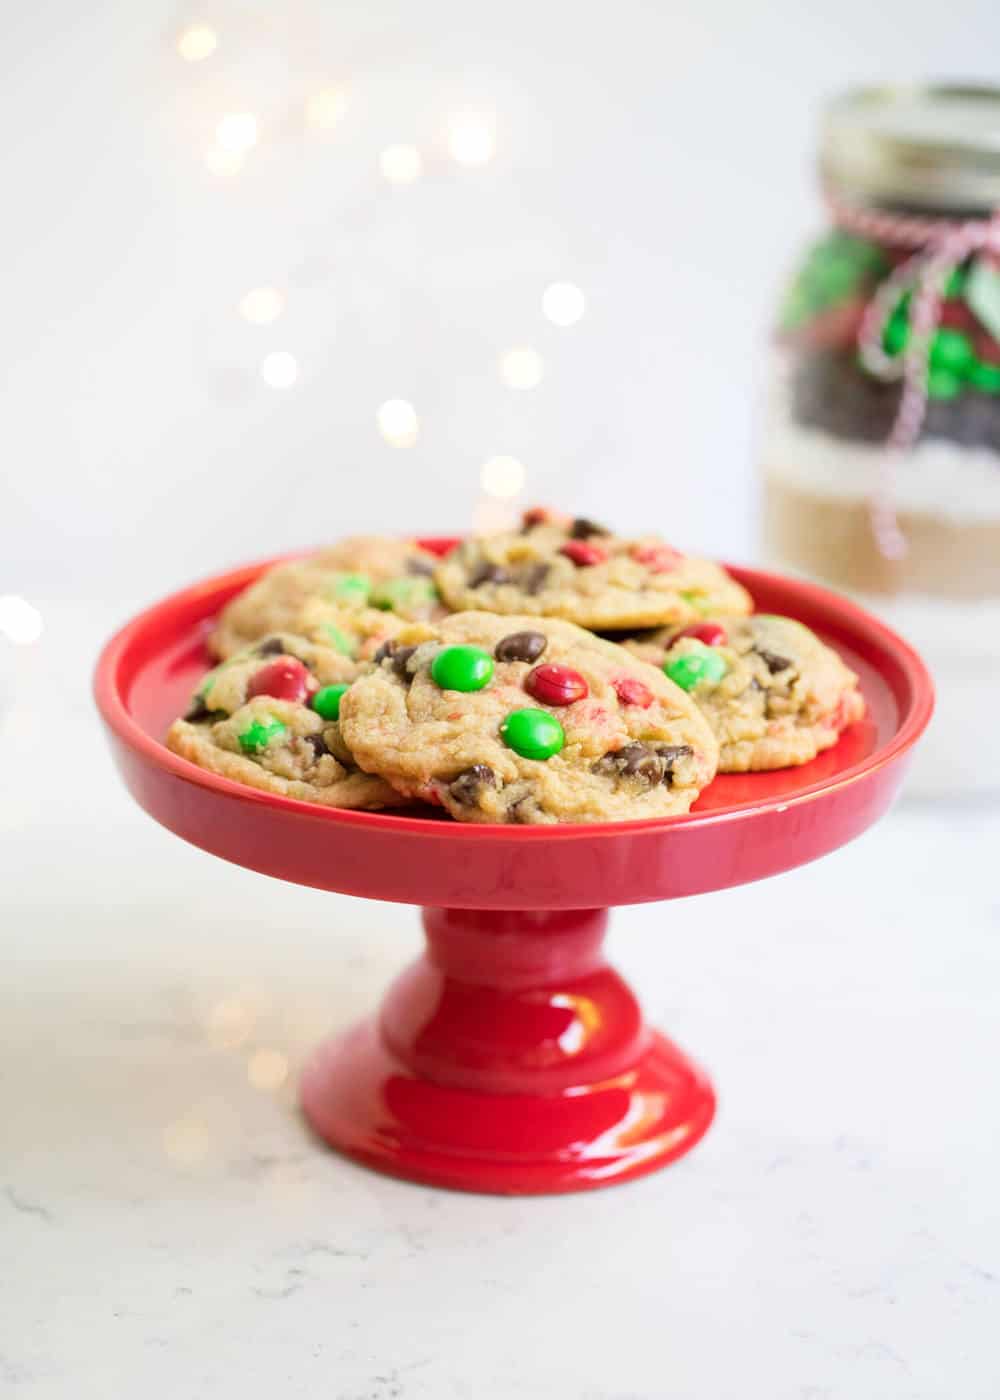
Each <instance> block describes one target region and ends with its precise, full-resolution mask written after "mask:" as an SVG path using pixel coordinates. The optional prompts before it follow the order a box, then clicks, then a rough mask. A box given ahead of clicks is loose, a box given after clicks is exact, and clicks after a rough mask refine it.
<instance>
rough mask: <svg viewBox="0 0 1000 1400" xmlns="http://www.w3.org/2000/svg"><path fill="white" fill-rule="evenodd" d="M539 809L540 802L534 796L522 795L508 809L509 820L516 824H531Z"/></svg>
mask: <svg viewBox="0 0 1000 1400" xmlns="http://www.w3.org/2000/svg"><path fill="white" fill-rule="evenodd" d="M537 811H538V803H537V802H536V801H535V799H534V798H533V797H522V798H521V799H520V801H518V802H515V803H514V805H513V806H512V807H511V808H510V810H509V811H508V813H507V820H508V821H509V822H512V823H513V824H514V825H515V826H530V825H531V824H532V822H533V820H534V814H535V813H536V812H537Z"/></svg>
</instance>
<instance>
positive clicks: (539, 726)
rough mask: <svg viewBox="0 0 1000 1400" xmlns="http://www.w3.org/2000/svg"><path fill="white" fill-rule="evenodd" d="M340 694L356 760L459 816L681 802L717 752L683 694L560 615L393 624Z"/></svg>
mask: <svg viewBox="0 0 1000 1400" xmlns="http://www.w3.org/2000/svg"><path fill="white" fill-rule="evenodd" d="M375 659H376V662H377V664H376V666H375V668H374V669H373V670H372V671H370V672H369V673H367V674H365V675H362V676H359V677H358V679H357V680H355V681H354V682H353V683H352V684H351V685H350V687H349V688H348V689H347V690H346V692H345V693H344V694H343V696H342V697H341V699H340V702H339V723H340V729H341V733H342V735H343V738H344V741H345V743H346V744H347V746H348V747H349V749H350V751H351V753H352V754H353V756H354V759H355V761H356V762H357V764H358V765H359V767H361V768H363V769H365V770H367V771H368V772H370V773H373V774H376V775H377V776H378V777H380V778H384V779H385V780H386V781H387V782H389V783H391V784H392V785H393V787H395V788H397V789H398V790H399V791H400V792H401V793H403V794H404V795H405V796H407V797H409V798H416V799H418V800H422V801H425V802H430V803H433V804H435V805H436V806H440V807H444V808H446V810H447V811H448V812H450V813H451V815H452V816H453V817H455V818H456V819H457V820H458V821H465V822H517V823H523V824H528V825H535V824H552V823H556V822H603V821H608V822H610V821H629V820H642V819H643V818H648V817H661V816H670V815H673V814H674V813H678V812H685V811H687V809H688V808H689V807H690V805H691V803H692V802H693V801H694V800H695V798H696V797H697V796H698V793H699V792H700V791H701V790H702V788H703V787H705V785H706V784H707V783H709V782H710V781H711V779H712V777H713V776H714V774H715V770H716V763H717V757H718V750H717V745H716V742H715V739H714V737H713V735H712V732H711V729H710V728H709V726H708V724H707V722H706V721H705V719H704V718H703V716H702V715H701V713H700V712H699V709H698V706H697V704H696V703H695V701H694V700H693V699H692V698H691V697H690V696H689V695H688V694H686V693H685V691H684V690H682V689H681V688H680V687H679V686H677V685H675V684H674V683H673V682H672V681H670V680H668V679H667V677H666V676H665V675H664V674H663V672H662V670H659V669H657V668H655V667H652V666H649V665H647V664H645V663H644V662H642V661H640V660H638V659H637V658H636V657H635V656H632V655H630V654H629V653H628V652H627V651H625V650H624V649H623V648H622V647H620V646H617V645H616V644H615V643H613V642H608V641H605V640H603V639H601V638H599V637H595V636H593V634H592V633H590V632H585V631H584V630H583V629H582V628H580V627H577V626H575V625H574V624H573V623H570V622H563V621H561V620H558V619H554V618H539V617H532V616H524V615H521V616H518V615H514V616H498V615H496V614H492V613H483V612H465V613H456V614H454V615H452V616H450V617H446V618H444V619H442V620H441V621H439V622H436V623H427V624H422V625H419V626H414V627H412V628H404V629H403V630H402V631H401V632H400V633H399V634H398V636H396V637H395V638H393V639H391V640H390V641H388V642H386V643H385V644H384V645H383V647H382V648H380V650H379V652H378V653H377V654H376V658H375Z"/></svg>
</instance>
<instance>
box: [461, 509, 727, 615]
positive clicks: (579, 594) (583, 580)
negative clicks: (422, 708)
mask: <svg viewBox="0 0 1000 1400" xmlns="http://www.w3.org/2000/svg"><path fill="white" fill-rule="evenodd" d="M434 577H435V581H436V583H437V586H438V588H439V590H440V592H441V595H442V597H443V599H444V601H445V602H446V603H447V604H448V606H449V607H451V608H454V609H456V610H460V609H463V608H475V609H484V610H488V611H490V612H497V613H505V614H506V613H520V614H525V615H534V616H539V617H558V618H564V619H566V620H567V621H570V622H575V623H578V624H579V625H580V626H583V627H593V628H595V629H596V630H598V631H615V630H617V629H621V628H629V627H654V626H659V625H662V624H665V623H683V622H688V621H693V620H695V619H697V618H699V617H702V616H704V615H705V614H707V613H712V614H722V613H726V614H728V613H733V614H739V613H747V612H749V611H750V608H751V606H752V605H751V600H750V597H749V595H748V594H747V592H746V590H745V589H744V588H742V587H741V585H740V584H738V583H737V582H736V581H735V579H732V578H730V577H729V575H728V574H727V573H726V571H725V570H724V569H723V568H721V566H720V565H718V564H715V563H712V562H711V561H710V560H708V559H694V558H691V557H689V556H687V555H684V554H681V553H679V552H678V551H677V550H676V549H673V548H672V547H671V546H670V545H668V544H667V543H666V542H665V541H663V540H661V539H659V538H658V537H657V536H655V535H648V536H643V537H641V538H638V539H624V538H622V537H621V536H619V535H616V534H613V533H612V532H611V531H610V530H608V529H606V528H605V527H604V526H602V525H598V524H595V522H594V521H592V520H585V519H582V518H577V519H571V518H570V517H568V516H562V515H558V514H557V513H555V512H553V511H546V510H540V509H535V510H530V511H526V512H525V515H524V521H523V524H522V527H521V529H520V530H519V531H509V532H507V533H504V534H497V535H482V536H474V537H472V538H470V539H468V540H465V541H463V542H462V543H461V544H460V545H459V546H458V548H457V549H455V550H453V551H452V552H451V554H449V555H448V556H447V558H445V559H443V560H442V561H441V562H440V563H439V565H438V567H437V569H436V571H435V575H434Z"/></svg>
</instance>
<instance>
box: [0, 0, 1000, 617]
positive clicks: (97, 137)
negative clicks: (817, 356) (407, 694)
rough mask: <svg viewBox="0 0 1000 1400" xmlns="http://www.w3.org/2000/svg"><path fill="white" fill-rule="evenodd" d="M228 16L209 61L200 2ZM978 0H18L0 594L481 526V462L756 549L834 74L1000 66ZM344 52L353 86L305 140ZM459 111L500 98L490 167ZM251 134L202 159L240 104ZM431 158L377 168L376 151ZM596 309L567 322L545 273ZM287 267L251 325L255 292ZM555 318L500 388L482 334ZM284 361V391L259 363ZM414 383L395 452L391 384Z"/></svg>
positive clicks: (607, 509) (840, 79) (6, 213)
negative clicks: (774, 406)
mask: <svg viewBox="0 0 1000 1400" xmlns="http://www.w3.org/2000/svg"><path fill="white" fill-rule="evenodd" d="M190 20H204V21H207V22H209V23H211V24H212V25H213V26H214V27H215V28H216V29H217V31H218V33H219V36H220V44H219V48H218V50H217V51H216V53H215V55H213V57H212V58H211V59H209V60H207V61H206V62H204V63H201V64H186V63H184V62H182V61H181V59H180V58H179V57H178V56H177V54H176V51H175V48H174V41H175V38H176V34H177V31H178V28H179V27H181V26H182V25H183V24H184V23H186V22H188V21H190ZM998 42H1000V10H998V8H997V6H996V5H995V3H993V2H992V0H979V3H972V2H971V0H958V2H957V3H952V4H950V5H948V6H947V7H944V6H941V5H939V4H934V5H931V4H929V3H913V0H905V3H904V0H883V3H881V4H878V5H875V4H871V3H870V0H845V2H844V3H839V4H834V3H822V4H817V3H809V4H804V3H802V0H769V3H767V4H764V3H748V2H747V0H702V3H695V0H661V2H660V3H657V2H656V0H650V2H649V3H639V2H638V0H619V3H617V4H615V5H613V6H608V5H604V4H601V5H598V4H596V3H586V0H577V2H576V3H572V4H571V3H568V2H567V0H558V2H556V0H549V2H548V3H542V2H541V0H505V3H503V4H490V5H486V4H482V3H474V0H463V2H462V3H456V0H422V2H421V3H420V4H400V3H395V4H391V3H386V0H365V3H363V4H362V3H354V4H336V5H335V4H333V3H327V4H322V3H319V0H285V3H282V4H278V3H277V2H276V0H257V3H254V0H245V3H236V0H232V3H230V4H224V3H220V0H204V3H203V4H200V5H197V6H186V7H185V6H172V5H169V4H163V3H156V2H155V0H142V3H136V0H103V3H102V2H101V0H92V3H88V4H86V5H83V4H77V3H70V0H61V2H60V3H57V2H56V0H33V3H31V4H11V5H8V6H7V7H6V8H5V14H4V35H3V43H2V45H0V145H2V167H0V168H2V172H3V186H2V211H3V212H2V218H0V267H2V270H3V286H4V295H3V307H2V316H0V367H2V389H0V393H2V404H0V412H2V424H3V453H2V469H0V470H2V478H3V494H2V499H0V592H18V593H23V594H25V595H26V596H29V597H44V596H53V595H59V594H60V593H65V594H73V595H74V596H81V595H83V596H90V595H93V596H99V597H104V598H108V599H114V598H116V597H122V596H125V595H131V596H138V597H143V598H147V597H152V596H154V595H156V594H158V593H160V592H162V591H164V590H166V589H167V588H169V587H171V586H172V585H174V584H179V583H181V582H184V581H186V580H188V579H189V578H191V577H192V576H194V575H196V574H197V573H199V572H207V571H211V570H213V569H214V568H215V567H216V566H217V565H219V564H221V563H223V562H226V561H230V560H233V561H235V560H237V559H242V558H248V557H252V556H255V555H259V554H263V553H270V552H272V551H276V550H279V549H282V548H284V547H285V546H292V545H300V544H308V543H310V542H313V541H319V540H323V539H326V538H329V537H330V536H332V535H335V534H337V533H339V532H341V531H343V530H345V529H354V528H372V529H390V530H397V529H400V528H405V527H413V528H420V529H424V530H436V529H440V528H460V527H463V526H467V525H468V524H469V523H470V520H471V519H472V512H473V509H474V505H475V502H476V500H477V496H478V485H477V483H478V474H479V469H480V466H481V464H482V462H483V461H485V460H486V459H487V458H489V457H491V456H493V455H495V454H497V453H504V454H513V455H514V456H516V457H518V458H520V459H521V460H522V461H523V462H524V464H525V466H526V468H527V471H528V487H527V495H528V496H529V497H530V498H540V499H543V500H546V499H547V500H551V501H554V502H558V503H565V504H566V505H567V506H569V507H571V508H572V507H575V508H577V509H580V510H587V511H589V512H591V513H594V514H599V515H601V516H605V517H610V518H611V519H612V520H614V521H617V522H620V523H621V525H622V526H623V527H631V526H635V525H641V524H650V525H652V524H655V525H658V526H659V527H660V528H661V529H662V530H663V531H664V532H665V533H666V534H668V535H669V536H670V537H672V538H673V539H675V540H676V542H677V543H678V544H680V545H682V546H687V547H698V548H704V549H706V550H709V551H711V552H714V553H716V554H728V555H734V556H737V557H747V556H748V555H751V554H752V552H753V548H754V541H753V486H752V481H753V478H752V472H751V465H750V464H751V434H750V423H751V402H752V392H751V390H752V385H753V382H754V377H755V366H756V363H757V360H758V356H759V352H760V348H761V343H762V336H763V332H764V328H765V326H766V323H767V320H768V317H769V314H770V312H771V309H772V308H773V305H774V301H775V297H776V293H777V288H778V286H779V285H780V282H781V279H782V277H783V276H784V273H785V270H786V269H787V266H788V262H789V259H790V258H791V257H792V256H793V255H794V252H795V250H796V248H797V247H798V246H800V244H801V241H802V239H803V238H804V237H805V236H806V235H807V233H808V232H809V231H811V230H812V229H813V228H814V227H815V226H816V224H817V222H818V219H819V209H818V205H817V203H816V201H815V195H814V190H813V184H812V165H811V162H812V152H813V146H814V128H815V116H816V111H817V106H818V104H819V102H820V100H821V98H822V96H823V95H825V94H828V93H829V92H831V91H833V90H836V89H838V88H840V87H841V86H843V85H845V84H847V83H850V82H855V81H859V80H871V79H882V78H901V77H902V78H906V77H910V76H913V77H916V76H922V75H929V74H937V75H945V76H949V75H954V74H958V75H967V76H971V75H975V74H981V75H986V76H989V75H990V74H991V71H992V66H995V58H996V53H997V46H998ZM328 81H333V82H337V83H343V84H346V86H347V87H348V88H349V92H350V106H349V108H348V111H347V113H346V115H345V116H344V119H343V121H342V122H341V123H340V125H339V126H338V127H337V128H336V129H335V130H334V131H332V132H331V133H329V134H326V135H322V136H317V135H316V133H312V134H306V132H305V129H304V126H303V122H302V110H303V104H304V102H305V101H306V99H307V98H308V96H309V94H310V93H312V92H314V91H316V90H317V88H319V87H322V86H323V84H324V83H326V82H328ZM463 109H472V110H474V111H480V112H484V113H486V114H488V115H491V117H492V119H493V120H494V121H495V128H496V140H497V152H496V156H495V158H494V160H493V161H492V162H491V163H490V164H488V165H487V166H485V167H484V168H481V169H478V170H469V169H463V168H461V167H459V166H457V165H456V164H455V163H454V162H453V161H452V160H450V159H449V157H448V155H447V152H446V148H445V145H444V133H445V132H446V130H447V126H448V121H449V118H450V116H451V115H452V114H453V113H454V112H456V111H458V110H463ZM233 110H237V111H239V110H250V111H253V112H254V113H256V114H257V116H258V118H259V120H260V143H259V146H258V148H257V149H256V150H255V151H254V152H253V153H252V154H251V156H250V158H249V159H248V161H247V163H246V165H245V167H244V169H243V171H242V172H241V173H240V174H239V175H237V176H235V177H231V178H225V177H221V178H220V177H218V176H215V175H212V174H211V173H210V172H209V171H208V170H207V169H206V168H205V164H204V152H205V150H206V148H207V147H208V146H209V144H210V142H211V140H212V133H213V131H214V128H215V125H216V123H217V121H218V119H219V118H220V116H222V115H223V114H225V113H226V112H227V111H233ZM394 142H407V143H413V144H415V145H416V146H418V147H419V148H420V150H421V152H422V153H423V156H424V160H425V175H424V178H423V179H422V180H421V181H419V182H418V183H417V184H416V185H414V186H410V187H391V186H389V185H388V184H387V183H386V181H385V180H384V179H382V177H381V176H380V174H379V167H378V157H379V154H380V152H381V151H382V149H383V148H384V147H385V146H387V145H389V144H390V143H394ZM555 280H570V281H573V282H576V283H577V284H578V285H579V286H580V287H581V288H582V289H583V290H584V292H585V294H586V297H587V313H586V315H585V316H584V318H583V319H582V320H581V321H580V322H579V323H578V324H577V325H576V326H574V327H571V328H567V329H558V328H556V327H554V326H551V325H550V324H549V323H547V322H546V321H545V320H544V318H543V317H542V315H541V313H540V309H539V301H540V296H541V293H542V291H543V289H544V288H545V286H546V285H547V284H548V283H550V282H552V281H555ZM261 284H275V285H277V286H278V287H280V288H281V289H283V290H284V291H285V292H286V293H287V296H288V309H287V312H286V314H285V316H284V317H283V318H282V319H281V320H280V321H279V322H277V323H276V324H275V325H274V326H272V327H269V328H266V329H262V328H253V327H250V326H247V325H246V323H245V322H242V321H241V319H240V317H239V315H238V313H237V310H236V306H237V303H238V301H239V299H240V297H241V296H243V294H244V293H245V292H246V291H247V290H248V289H250V288H251V287H254V286H259V285H261ZM515 345H530V346H534V347H536V348H537V349H538V350H539V351H540V353H541V354H542V355H543V356H544V359H545V363H546V370H547V373H546V376H545V379H544V380H543V382H542V383H541V384H540V385H539V386H538V388H536V389H533V390H531V391H528V392H518V391H516V390H512V389H510V388H508V387H506V385H505V384H504V383H503V382H502V381H501V379H500V377H499V374H498V372H497V357H498V355H500V354H501V353H502V352H503V351H504V350H506V349H508V348H510V347H511V346H515ZM274 349H283V350H289V351H291V352H292V353H293V354H294V355H295V356H296V358H297V359H298V361H299V365H300V371H301V373H300V378H299V381H298V383H297V384H296V385H295V387H294V388H292V389H290V390H284V391H282V390H274V389H269V388H267V386H266V385H264V384H263V383H262V382H261V380H260V378H259V375H258V373H257V367H258V366H259V362H260V360H261V358H262V357H263V355H265V354H266V353H268V352H269V351H271V350H274ZM394 397H402V398H405V399H409V400H411V401H412V402H413V403H414V405H415V406H416V408H417V411H418V413H419V416H420V421H421V425H422V432H421V436H420V439H419V441H418V443H417V445H416V446H415V447H413V448H411V449H406V450H403V449H397V448H392V447H390V446H388V445H387V444H386V443H384V442H383V441H382V439H381V438H380V437H379V435H378V432H377V429H376V423H375V415H376V411H377V408H378V405H379V404H380V403H381V402H382V401H383V400H385V399H388V398H394Z"/></svg>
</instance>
